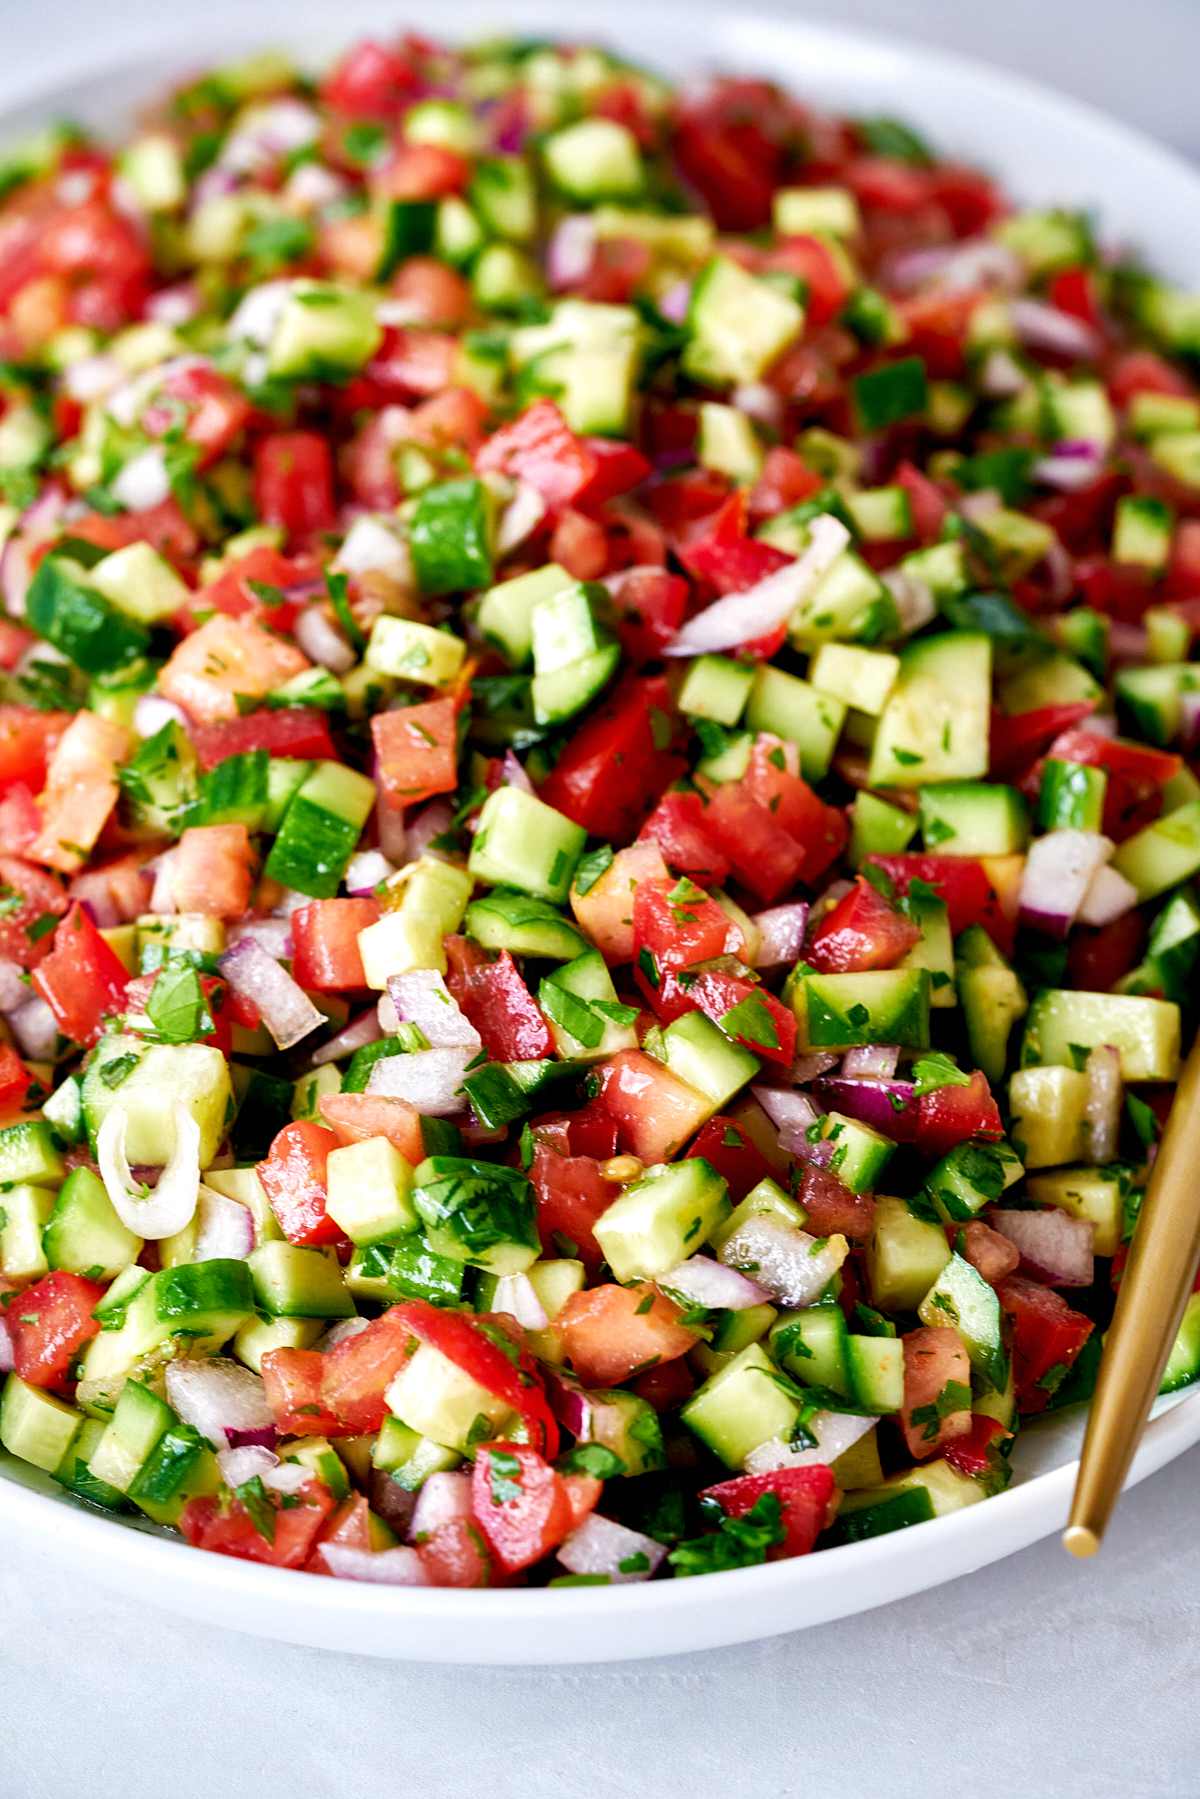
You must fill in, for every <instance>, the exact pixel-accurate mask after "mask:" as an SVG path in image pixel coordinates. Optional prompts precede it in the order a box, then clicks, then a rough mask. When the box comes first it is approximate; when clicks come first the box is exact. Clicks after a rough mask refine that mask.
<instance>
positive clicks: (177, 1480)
mask: <svg viewBox="0 0 1200 1799" xmlns="http://www.w3.org/2000/svg"><path fill="white" fill-rule="evenodd" d="M220 1486H221V1469H220V1464H219V1463H218V1461H217V1458H216V1456H215V1455H214V1454H213V1451H212V1449H211V1447H210V1446H209V1444H208V1443H207V1442H206V1441H205V1439H204V1438H203V1437H202V1436H201V1435H200V1432H199V1431H198V1430H196V1429H195V1427H194V1426H193V1425H190V1424H183V1423H180V1422H179V1421H178V1420H177V1421H176V1422H174V1423H173V1424H172V1425H171V1426H170V1428H169V1429H168V1430H167V1431H166V1432H165V1433H164V1434H163V1435H162V1436H161V1437H160V1438H159V1440H158V1442H157V1443H156V1444H155V1446H154V1448H153V1449H152V1450H151V1452H150V1455H149V1457H148V1458H147V1460H146V1461H145V1462H144V1463H143V1464H142V1466H141V1468H139V1470H138V1472H137V1474H136V1476H135V1477H134V1480H133V1483H132V1485H131V1486H130V1488H129V1497H130V1499H132V1501H133V1503H134V1504H135V1505H136V1506H137V1508H138V1510H139V1511H142V1512H145V1514H146V1516H147V1518H150V1519H152V1520H153V1522H154V1523H155V1524H178V1522H179V1519H180V1516H181V1514H182V1512H183V1509H184V1507H185V1506H186V1505H187V1504H188V1502H189V1500H192V1499H199V1498H202V1497H206V1496H208V1495H209V1494H212V1493H216V1492H217V1491H219V1489H220Z"/></svg>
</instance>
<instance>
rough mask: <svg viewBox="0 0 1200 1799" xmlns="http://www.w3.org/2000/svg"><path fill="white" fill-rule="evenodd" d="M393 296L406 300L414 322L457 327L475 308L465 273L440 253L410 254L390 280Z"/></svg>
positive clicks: (447, 327) (451, 329) (448, 328)
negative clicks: (439, 256)
mask: <svg viewBox="0 0 1200 1799" xmlns="http://www.w3.org/2000/svg"><path fill="white" fill-rule="evenodd" d="M388 285H389V287H390V288H391V292H392V296H393V298H394V299H396V300H402V301H403V302H404V305H405V307H406V308H407V309H408V310H409V311H410V312H411V316H412V318H413V321H414V323H418V324H422V325H433V326H436V327H437V328H438V329H439V330H442V331H453V330H454V329H456V327H458V326H459V325H461V324H462V323H463V321H464V319H465V318H466V316H467V314H468V312H469V311H470V310H471V290H470V288H469V287H468V286H467V283H466V282H465V281H464V280H463V278H462V276H461V275H460V274H458V273H457V272H456V271H455V270H454V269H448V268H447V267H446V265H445V263H444V262H439V261H438V260H437V258H436V256H410V257H409V258H408V259H407V261H405V262H402V263H401V264H400V267H399V268H398V269H397V270H396V272H395V274H394V275H393V276H392V278H391V281H390V282H389V284H388Z"/></svg>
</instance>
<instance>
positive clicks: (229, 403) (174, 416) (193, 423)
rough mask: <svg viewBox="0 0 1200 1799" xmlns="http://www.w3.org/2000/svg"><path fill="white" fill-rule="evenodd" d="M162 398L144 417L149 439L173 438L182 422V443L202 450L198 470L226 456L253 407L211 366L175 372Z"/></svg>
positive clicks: (194, 364)
mask: <svg viewBox="0 0 1200 1799" xmlns="http://www.w3.org/2000/svg"><path fill="white" fill-rule="evenodd" d="M161 393H162V396H163V397H162V399H155V400H152V401H151V403H150V405H149V406H148V407H147V408H146V410H145V411H144V412H143V414H142V418H141V425H142V429H143V431H145V433H146V435H147V436H148V437H166V436H167V435H168V434H171V435H174V434H176V433H178V431H179V429H180V424H181V420H180V416H179V411H180V407H181V406H182V407H183V408H184V410H185V413H186V417H185V419H184V420H183V421H182V426H183V440H184V442H185V443H189V444H191V445H192V446H193V448H194V449H196V450H197V451H199V461H198V463H197V466H198V467H199V468H208V467H209V466H210V464H212V463H214V462H215V461H216V460H217V458H218V457H220V456H223V455H224V454H225V452H226V450H228V449H229V448H230V446H231V445H232V444H233V442H234V441H235V439H236V438H237V437H238V436H239V434H240V433H241V432H242V430H243V429H244V428H245V426H246V425H247V424H248V422H249V420H250V417H251V414H252V412H253V408H252V406H251V405H250V402H249V400H247V398H246V396H245V395H244V394H243V393H241V392H240V391H239V390H238V388H236V387H235V386H234V385H233V383H232V381H230V380H229V379H228V378H227V377H226V376H225V375H222V374H221V373H220V372H219V371H218V370H217V369H215V368H213V367H212V366H211V365H210V364H208V363H203V362H187V363H184V365H183V366H182V367H181V368H176V369H172V370H171V371H170V372H169V373H168V374H167V376H166V378H165V379H164V381H163V384H162V389H161Z"/></svg>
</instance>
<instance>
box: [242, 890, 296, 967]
mask: <svg viewBox="0 0 1200 1799" xmlns="http://www.w3.org/2000/svg"><path fill="white" fill-rule="evenodd" d="M308 903H309V902H308V901H307V900H306V901H305V904H306V905H307V904H308ZM239 943H257V944H258V946H259V948H260V949H265V950H266V952H267V954H268V956H270V957H272V958H273V960H275V961H277V962H278V961H282V960H283V959H284V958H285V957H287V956H290V955H291V953H292V927H291V922H290V920H288V919H286V918H247V919H245V920H244V921H243V922H242V923H241V924H237V925H234V927H233V931H232V933H231V940H230V944H229V948H230V949H233V948H234V947H235V945H237V944H239Z"/></svg>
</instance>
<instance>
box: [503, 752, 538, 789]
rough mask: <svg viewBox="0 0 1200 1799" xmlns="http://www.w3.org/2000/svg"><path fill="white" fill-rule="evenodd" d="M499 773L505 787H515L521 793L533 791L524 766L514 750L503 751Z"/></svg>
mask: <svg viewBox="0 0 1200 1799" xmlns="http://www.w3.org/2000/svg"><path fill="white" fill-rule="evenodd" d="M500 772H501V775H502V777H503V780H504V785H505V786H506V787H517V788H519V789H520V791H521V792H522V793H532V792H533V791H534V787H533V782H532V781H531V780H530V779H529V776H528V775H527V774H526V773H525V764H524V763H523V762H522V761H521V759H520V757H519V756H518V755H517V754H516V752H515V751H514V750H505V752H504V760H503V762H502V763H501V765H500Z"/></svg>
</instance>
